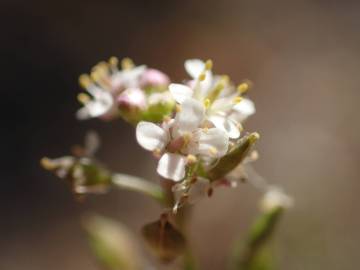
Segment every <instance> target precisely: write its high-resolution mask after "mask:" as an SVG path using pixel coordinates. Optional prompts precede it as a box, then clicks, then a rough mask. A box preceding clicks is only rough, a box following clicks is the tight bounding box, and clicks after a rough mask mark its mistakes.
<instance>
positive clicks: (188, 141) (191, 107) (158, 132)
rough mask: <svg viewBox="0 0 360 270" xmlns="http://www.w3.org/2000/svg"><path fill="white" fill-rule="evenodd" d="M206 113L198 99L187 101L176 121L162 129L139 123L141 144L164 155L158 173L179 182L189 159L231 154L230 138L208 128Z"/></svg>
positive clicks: (154, 125)
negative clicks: (229, 151)
mask: <svg viewBox="0 0 360 270" xmlns="http://www.w3.org/2000/svg"><path fill="white" fill-rule="evenodd" d="M204 120H205V111H204V107H203V105H202V104H201V103H199V102H198V101H197V100H195V99H186V100H184V102H183V103H182V105H181V109H180V111H179V112H178V113H177V114H176V117H175V119H171V120H169V121H165V122H164V123H163V124H162V125H161V126H158V125H156V124H154V123H150V122H140V123H139V124H138V125H137V127H136V139H137V141H138V143H139V144H140V145H141V146H142V147H143V148H145V149H146V150H149V151H155V152H156V153H159V154H161V158H160V160H159V163H158V167H157V172H158V173H159V174H160V175H161V176H162V177H164V178H167V179H172V180H174V181H180V180H182V179H184V177H185V169H186V165H187V163H188V162H189V158H188V157H189V155H190V156H198V157H199V158H207V157H210V158H220V157H222V156H224V155H225V154H226V153H227V151H228V146H229V138H228V136H227V134H226V133H225V132H223V131H222V130H220V129H217V128H205V127H203V123H204Z"/></svg>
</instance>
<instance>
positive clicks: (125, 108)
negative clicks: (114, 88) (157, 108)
mask: <svg viewBox="0 0 360 270" xmlns="http://www.w3.org/2000/svg"><path fill="white" fill-rule="evenodd" d="M117 105H118V109H119V110H120V113H121V116H122V117H123V118H124V119H125V120H127V121H128V122H131V123H133V122H135V123H136V122H138V121H140V119H141V113H142V111H143V110H145V109H146V106H147V105H146V96H145V93H144V92H143V91H142V90H141V89H139V88H129V89H127V90H125V91H124V92H123V93H121V94H120V95H119V96H118V98H117Z"/></svg>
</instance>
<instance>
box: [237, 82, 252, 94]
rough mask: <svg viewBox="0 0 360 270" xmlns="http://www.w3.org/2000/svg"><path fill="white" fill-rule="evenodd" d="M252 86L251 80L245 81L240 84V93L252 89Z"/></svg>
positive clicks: (238, 88)
mask: <svg viewBox="0 0 360 270" xmlns="http://www.w3.org/2000/svg"><path fill="white" fill-rule="evenodd" d="M250 86H251V85H250V82H243V83H241V84H239V85H238V87H237V90H238V92H239V93H240V94H244V93H246V92H247V91H248V90H249V89H250Z"/></svg>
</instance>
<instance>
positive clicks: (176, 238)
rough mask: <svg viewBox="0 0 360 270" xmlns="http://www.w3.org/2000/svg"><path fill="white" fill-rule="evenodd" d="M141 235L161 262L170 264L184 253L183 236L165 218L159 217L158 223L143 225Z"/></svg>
mask: <svg viewBox="0 0 360 270" xmlns="http://www.w3.org/2000/svg"><path fill="white" fill-rule="evenodd" d="M142 234H143V236H144V238H145V240H146V242H147V243H148V245H149V247H150V248H151V250H152V251H153V253H154V254H155V255H156V256H157V257H158V258H159V259H160V260H161V261H162V262H165V263H166V262H171V261H172V260H174V259H175V258H176V257H177V256H179V255H181V254H183V253H184V251H185V238H184V236H183V235H182V234H181V233H180V232H179V231H178V230H177V229H176V228H175V227H174V226H173V225H172V224H171V223H170V222H169V221H168V219H167V218H164V217H161V218H160V219H159V220H158V221H155V222H152V223H149V224H147V225H145V226H144V227H143V229H142Z"/></svg>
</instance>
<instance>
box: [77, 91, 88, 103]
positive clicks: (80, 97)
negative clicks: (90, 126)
mask: <svg viewBox="0 0 360 270" xmlns="http://www.w3.org/2000/svg"><path fill="white" fill-rule="evenodd" d="M77 99H78V101H79V102H80V103H82V104H84V105H85V104H87V103H89V101H90V100H91V98H90V96H89V95H88V94H85V93H80V94H78V96H77Z"/></svg>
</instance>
